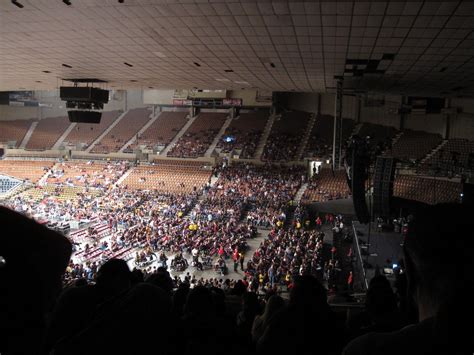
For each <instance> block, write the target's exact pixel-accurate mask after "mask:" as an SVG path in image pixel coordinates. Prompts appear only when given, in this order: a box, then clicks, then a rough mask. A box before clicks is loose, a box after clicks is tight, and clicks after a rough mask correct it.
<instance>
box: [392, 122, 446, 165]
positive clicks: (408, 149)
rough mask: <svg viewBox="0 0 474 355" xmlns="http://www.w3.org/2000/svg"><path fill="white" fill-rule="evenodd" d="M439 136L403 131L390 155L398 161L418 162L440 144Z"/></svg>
mask: <svg viewBox="0 0 474 355" xmlns="http://www.w3.org/2000/svg"><path fill="white" fill-rule="evenodd" d="M441 141H442V138H441V136H440V135H439V134H432V133H426V132H422V131H412V130H405V131H403V135H402V136H401V137H400V139H399V140H398V141H397V142H396V143H395V144H394V145H393V147H392V152H391V155H392V156H393V157H394V158H398V159H400V160H410V161H419V160H420V159H422V158H423V157H425V156H426V154H428V153H429V152H430V151H431V150H433V149H434V148H435V147H436V146H437V145H438V144H440V143H441Z"/></svg>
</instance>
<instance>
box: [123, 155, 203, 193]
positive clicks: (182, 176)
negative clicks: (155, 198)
mask: <svg viewBox="0 0 474 355" xmlns="http://www.w3.org/2000/svg"><path fill="white" fill-rule="evenodd" d="M210 177H211V170H208V169H204V168H203V166H202V163H201V164H189V162H173V161H163V162H159V163H157V164H155V165H140V166H137V167H135V168H133V170H132V171H131V172H130V174H129V175H128V176H127V177H126V178H125V180H124V181H122V183H121V186H125V187H127V188H129V189H133V190H157V191H161V192H166V193H186V192H191V191H193V190H194V189H196V190H199V189H200V188H201V187H202V186H203V185H205V184H206V183H207V182H208V181H209V179H210Z"/></svg>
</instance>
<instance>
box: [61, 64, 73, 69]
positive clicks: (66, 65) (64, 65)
mask: <svg viewBox="0 0 474 355" xmlns="http://www.w3.org/2000/svg"><path fill="white" fill-rule="evenodd" d="M62 66H63V67H66V68H72V67H71V66H70V65H69V64H62Z"/></svg>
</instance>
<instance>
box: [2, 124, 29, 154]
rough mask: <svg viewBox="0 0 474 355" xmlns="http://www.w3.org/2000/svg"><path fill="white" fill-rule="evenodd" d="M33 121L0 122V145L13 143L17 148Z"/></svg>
mask: <svg viewBox="0 0 474 355" xmlns="http://www.w3.org/2000/svg"><path fill="white" fill-rule="evenodd" d="M32 123H33V120H15V121H0V143H7V142H12V141H14V142H15V145H14V146H15V147H16V148H17V147H19V146H20V144H21V142H22V141H23V138H25V135H26V133H27V132H28V129H29V128H30V126H31V124H32Z"/></svg>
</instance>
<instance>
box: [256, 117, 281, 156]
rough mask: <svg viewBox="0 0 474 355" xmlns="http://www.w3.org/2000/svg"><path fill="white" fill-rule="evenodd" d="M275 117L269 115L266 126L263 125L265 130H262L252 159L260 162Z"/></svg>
mask: <svg viewBox="0 0 474 355" xmlns="http://www.w3.org/2000/svg"><path fill="white" fill-rule="evenodd" d="M275 119H276V115H271V116H270V117H269V118H268V121H267V124H266V125H265V129H264V130H263V133H262V137H261V138H260V142H259V143H258V146H257V149H256V150H255V157H254V159H257V160H261V159H262V154H263V149H264V148H265V144H267V140H268V137H269V136H270V132H271V131H272V127H273V124H274V123H275Z"/></svg>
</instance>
